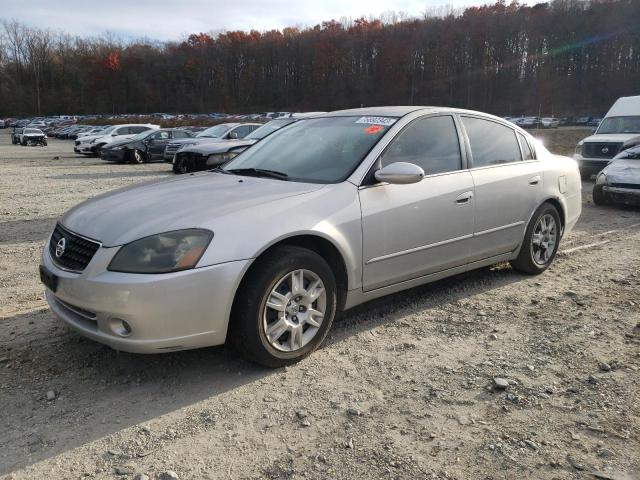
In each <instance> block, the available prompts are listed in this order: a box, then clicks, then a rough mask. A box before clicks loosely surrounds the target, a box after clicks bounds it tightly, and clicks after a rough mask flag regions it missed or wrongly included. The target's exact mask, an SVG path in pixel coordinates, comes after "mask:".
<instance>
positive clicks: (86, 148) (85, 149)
mask: <svg viewBox="0 0 640 480" xmlns="http://www.w3.org/2000/svg"><path fill="white" fill-rule="evenodd" d="M95 148H96V147H95V145H93V144H91V143H81V144H80V145H76V146H74V147H73V151H74V152H76V153H85V154H86V153H91V154H95V153H96V149H95Z"/></svg>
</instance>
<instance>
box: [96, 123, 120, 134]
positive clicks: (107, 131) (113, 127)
mask: <svg viewBox="0 0 640 480" xmlns="http://www.w3.org/2000/svg"><path fill="white" fill-rule="evenodd" d="M116 127H117V125H111V126H110V127H105V129H104V130H102V131H100V132H99V133H100V134H105V135H106V134H107V133H111V132H113V131H114V130H115V129H116Z"/></svg>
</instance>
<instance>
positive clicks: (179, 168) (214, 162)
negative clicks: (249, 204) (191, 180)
mask: <svg viewBox="0 0 640 480" xmlns="http://www.w3.org/2000/svg"><path fill="white" fill-rule="evenodd" d="M296 120H297V118H295V117H289V118H280V119H278V120H272V121H270V122H268V123H265V124H264V125H262V126H261V127H260V128H257V129H256V130H254V131H253V132H251V133H250V134H249V135H247V136H246V137H244V138H243V139H240V140H228V141H226V142H212V143H203V144H199V145H192V146H188V147H183V148H181V149H180V150H178V151H177V152H176V154H175V155H174V159H173V173H177V174H181V173H190V172H198V171H201V170H207V169H211V168H214V167H217V166H220V165H223V164H225V163H227V162H228V161H230V160H232V159H233V158H235V157H236V156H237V155H239V154H240V153H241V152H243V151H244V150H246V149H247V148H248V147H250V146H251V145H253V144H254V143H256V142H257V141H258V140H261V139H263V138H265V137H266V136H268V135H270V134H271V133H273V132H275V131H276V130H279V129H281V128H282V127H285V126H287V125H290V124H292V123H293V122H295V121H296Z"/></svg>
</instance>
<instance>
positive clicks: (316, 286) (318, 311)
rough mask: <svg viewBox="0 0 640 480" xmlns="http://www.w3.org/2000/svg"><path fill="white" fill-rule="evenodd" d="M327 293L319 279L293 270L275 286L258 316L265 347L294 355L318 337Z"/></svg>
mask: <svg viewBox="0 0 640 480" xmlns="http://www.w3.org/2000/svg"><path fill="white" fill-rule="evenodd" d="M326 308H327V293H326V290H325V286H324V284H323V282H322V280H321V279H320V277H319V276H318V275H317V274H315V273H314V272H312V271H310V270H303V269H300V270H294V271H292V272H289V273H287V274H286V275H285V276H284V277H282V278H281V279H280V280H278V281H277V282H276V283H275V286H274V287H273V289H272V290H271V292H270V293H269V295H268V297H267V300H266V302H265V305H264V307H263V314H262V329H263V333H264V336H265V338H266V339H267V342H268V343H269V345H271V346H272V347H273V348H275V349H276V350H279V351H283V352H294V351H296V350H300V349H301V348H303V347H304V346H305V345H307V344H308V343H309V342H310V341H311V340H312V339H313V338H314V337H315V336H316V334H317V333H318V330H319V329H320V326H321V325H322V322H323V320H324V317H325V312H326Z"/></svg>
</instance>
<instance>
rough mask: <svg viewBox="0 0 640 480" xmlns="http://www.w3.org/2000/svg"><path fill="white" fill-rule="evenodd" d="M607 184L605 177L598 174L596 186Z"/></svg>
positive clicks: (602, 174)
mask: <svg viewBox="0 0 640 480" xmlns="http://www.w3.org/2000/svg"><path fill="white" fill-rule="evenodd" d="M606 184H607V176H606V175H605V174H604V173H602V172H600V173H599V174H598V176H597V177H596V185H606Z"/></svg>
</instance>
